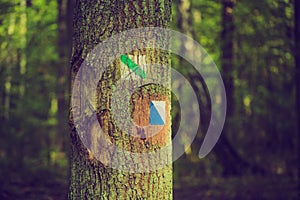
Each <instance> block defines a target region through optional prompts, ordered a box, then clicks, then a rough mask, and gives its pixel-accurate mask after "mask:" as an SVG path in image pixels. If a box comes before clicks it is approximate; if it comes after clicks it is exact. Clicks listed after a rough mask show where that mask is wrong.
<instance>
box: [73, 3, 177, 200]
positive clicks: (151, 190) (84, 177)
mask: <svg viewBox="0 0 300 200" xmlns="http://www.w3.org/2000/svg"><path fill="white" fill-rule="evenodd" d="M170 15H171V1H170V0H165V1H159V0H146V1H142V0H139V1H119V0H113V1H109V0H103V1H101V0H89V1H84V0H78V1H76V5H75V14H74V35H73V56H72V70H71V73H72V83H73V81H74V77H75V76H76V73H77V72H78V69H79V67H80V65H81V64H82V62H83V61H84V59H85V57H86V56H87V54H88V53H89V52H90V51H91V50H92V49H93V48H94V47H95V46H96V45H97V44H99V43H100V42H102V41H104V40H105V39H107V38H109V37H111V36H113V35H114V34H116V33H119V32H122V31H125V30H128V29H131V28H138V27H146V26H152V27H153V26H158V27H166V26H168V23H169V21H170ZM130 54H131V55H132V56H136V57H139V56H146V57H147V63H151V62H156V63H159V64H163V65H165V66H166V65H167V66H168V65H170V61H169V58H168V53H164V52H161V51H159V50H136V51H134V52H131V53H130ZM140 64H143V63H140ZM120 66H121V64H120V62H119V61H115V62H114V63H113V64H112V65H111V66H110V67H109V68H108V69H107V72H105V73H104V75H103V77H102V78H101V77H99V79H100V78H101V80H99V85H98V89H99V91H98V98H99V99H100V100H99V101H98V103H97V108H98V110H97V114H98V121H99V122H100V124H101V126H102V129H103V131H104V134H105V135H106V136H107V137H109V138H110V140H111V141H112V142H113V143H114V144H116V145H117V146H118V147H120V148H123V149H125V150H130V151H132V152H147V151H149V150H154V149H157V148H160V147H162V146H163V145H165V144H166V143H168V142H170V140H171V132H170V121H169V120H168V119H169V116H168V117H167V118H168V119H167V123H166V125H165V128H164V129H163V130H162V131H160V132H159V133H158V134H157V135H156V136H155V137H150V138H146V139H141V138H135V137H132V136H130V135H128V134H126V133H123V132H122V131H120V130H118V129H117V127H116V126H115V124H114V122H113V120H112V118H111V113H110V107H111V105H110V103H111V89H110V88H112V85H113V84H114V83H115V82H116V81H117V80H118V79H119V78H120V73H121V72H120V71H121V70H120ZM150 70H152V69H150ZM167 81H169V80H167ZM72 83H71V85H72ZM169 93H170V92H169V91H167V90H166V89H164V88H162V87H159V86H158V85H155V84H154V85H148V86H145V87H141V88H140V89H139V90H138V91H135V94H134V95H133V96H132V99H131V102H130V103H131V106H132V107H131V108H132V116H131V117H132V118H133V120H134V121H135V122H136V123H138V124H140V125H143V124H145V123H146V122H147V121H148V119H146V118H145V117H143V115H142V114H141V113H142V112H147V110H144V109H143V108H146V107H148V106H149V100H152V99H154V100H166V102H167V108H166V109H167V112H168V111H169V109H170V105H169V102H170V95H169ZM70 113H71V114H70V125H71V129H72V130H71V158H70V159H71V177H70V190H69V199H172V167H171V166H169V167H166V168H164V169H161V170H157V171H155V172H149V173H128V172H123V171H119V170H115V169H111V168H108V167H106V166H104V165H103V164H102V163H101V162H99V161H98V160H97V159H95V158H94V156H93V155H92V154H91V153H90V152H89V151H88V150H87V149H86V148H85V147H84V145H83V144H82V142H81V141H80V138H79V137H78V135H77V133H76V129H75V127H74V123H73V119H72V110H71V112H70ZM91 132H92V134H95V133H93V128H91ZM138 132H139V130H137V134H142V133H138ZM104 150H105V149H104Z"/></svg>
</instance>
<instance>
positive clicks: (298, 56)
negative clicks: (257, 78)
mask: <svg viewBox="0 0 300 200" xmlns="http://www.w3.org/2000/svg"><path fill="white" fill-rule="evenodd" d="M294 2H295V5H294V8H295V10H294V17H295V18H294V20H295V61H296V63H295V64H296V75H295V79H296V110H297V117H298V118H297V125H298V151H297V152H298V196H299V198H300V113H299V110H300V2H299V1H297V0H295V1H294Z"/></svg>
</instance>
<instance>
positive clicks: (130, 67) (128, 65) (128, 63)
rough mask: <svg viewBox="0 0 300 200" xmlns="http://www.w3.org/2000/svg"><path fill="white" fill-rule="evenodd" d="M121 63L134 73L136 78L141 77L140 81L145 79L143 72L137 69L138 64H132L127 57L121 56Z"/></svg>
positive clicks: (139, 68)
mask: <svg viewBox="0 0 300 200" xmlns="http://www.w3.org/2000/svg"><path fill="white" fill-rule="evenodd" d="M121 61H122V62H123V63H124V64H125V65H127V67H128V68H129V69H130V70H132V71H134V73H135V74H136V75H137V76H139V77H141V78H142V79H144V78H146V73H145V71H144V70H143V69H142V68H141V67H139V66H138V64H136V63H135V62H133V61H132V60H131V59H130V58H129V57H128V56H127V55H125V54H123V55H121Z"/></svg>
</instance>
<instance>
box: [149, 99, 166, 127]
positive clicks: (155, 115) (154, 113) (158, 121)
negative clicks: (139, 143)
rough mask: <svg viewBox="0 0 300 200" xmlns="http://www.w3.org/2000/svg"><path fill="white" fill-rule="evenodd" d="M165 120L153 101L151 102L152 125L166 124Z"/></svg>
mask: <svg viewBox="0 0 300 200" xmlns="http://www.w3.org/2000/svg"><path fill="white" fill-rule="evenodd" d="M164 124H165V122H164V121H163V120H162V118H161V116H160V115H159V113H158V111H157V110H156V108H155V106H154V105H153V103H152V102H151V103H150V125H164Z"/></svg>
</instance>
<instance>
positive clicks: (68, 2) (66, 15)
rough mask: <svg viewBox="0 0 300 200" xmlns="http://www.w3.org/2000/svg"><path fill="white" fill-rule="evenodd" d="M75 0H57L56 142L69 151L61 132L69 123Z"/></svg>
mask: <svg viewBox="0 0 300 200" xmlns="http://www.w3.org/2000/svg"><path fill="white" fill-rule="evenodd" d="M72 2H73V0H57V8H58V17H57V25H58V38H57V52H58V56H59V59H58V67H57V80H58V81H57V85H56V91H57V92H56V94H57V96H55V97H53V98H56V99H57V108H58V109H57V121H58V124H57V131H56V133H57V134H58V137H56V138H57V139H59V141H56V142H55V144H56V145H59V148H62V150H65V151H67V148H66V146H67V142H66V141H68V138H66V137H65V136H63V137H62V135H61V133H63V132H66V131H67V128H66V126H65V124H66V123H67V120H66V119H67V115H66V113H67V105H68V102H67V97H66V92H67V90H68V83H67V77H68V76H69V71H68V63H69V62H68V60H69V59H70V56H71V48H72V38H71V31H70V29H71V27H70V24H72V21H71V20H70V16H72V14H73V6H72Z"/></svg>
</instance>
